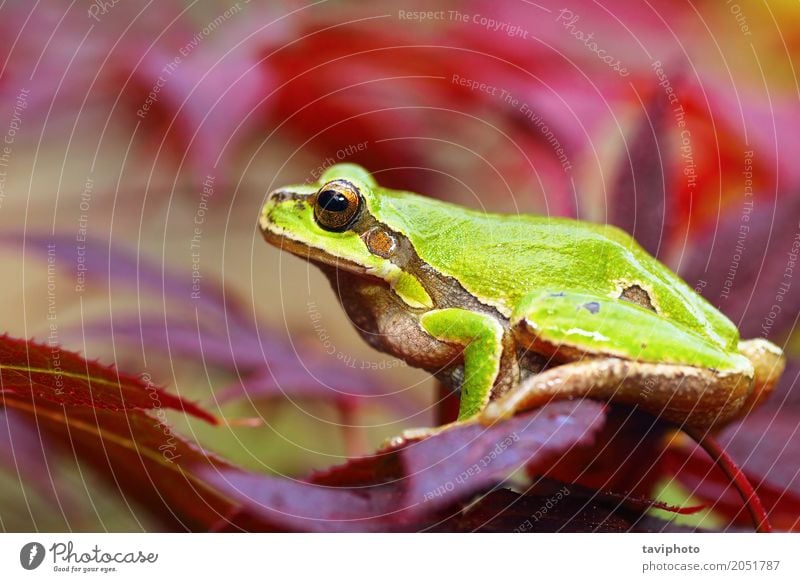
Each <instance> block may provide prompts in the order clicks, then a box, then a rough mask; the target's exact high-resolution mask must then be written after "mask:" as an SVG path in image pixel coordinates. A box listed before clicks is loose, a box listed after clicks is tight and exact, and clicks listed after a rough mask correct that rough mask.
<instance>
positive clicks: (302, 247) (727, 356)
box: [260, 164, 784, 428]
mask: <svg viewBox="0 0 800 582" xmlns="http://www.w3.org/2000/svg"><path fill="white" fill-rule="evenodd" d="M260 228H261V231H262V233H263V235H264V237H265V238H266V240H267V241H268V242H269V243H271V244H273V245H275V246H277V247H279V248H281V249H283V250H286V251H289V252H291V253H293V254H295V255H297V256H299V257H302V258H304V259H306V260H308V261H311V262H312V263H313V264H315V265H317V266H318V267H319V268H320V269H322V271H323V272H324V273H325V275H326V276H327V277H328V279H329V280H330V282H331V284H332V286H333V289H334V291H335V292H336V294H337V295H338V297H339V300H340V302H341V305H342V306H343V308H344V309H345V311H346V312H347V314H348V315H349V318H350V320H351V321H352V323H353V325H354V326H355V327H356V329H357V330H358V332H359V333H360V334H361V335H362V336H363V338H364V339H365V340H366V341H367V342H368V343H369V344H371V345H372V346H373V347H375V348H377V349H378V350H381V351H383V352H387V353H389V354H392V355H394V356H396V357H399V358H402V359H403V360H405V361H406V362H407V363H409V364H410V365H413V366H416V367H420V368H423V369H425V370H428V371H430V372H432V373H433V374H435V375H436V377H437V378H439V379H440V380H441V381H443V382H445V383H446V384H447V385H448V386H449V387H451V388H452V389H453V390H457V391H459V392H460V404H459V406H460V408H459V416H458V419H459V421H473V420H479V421H482V422H493V421H495V420H498V419H500V418H503V417H507V416H510V415H513V414H514V413H515V412H517V411H520V410H525V409H529V408H533V407H536V406H540V405H542V404H543V403H546V402H548V401H550V400H558V399H568V398H578V397H589V398H597V399H602V400H607V401H613V402H621V403H626V404H631V405H637V406H639V407H640V408H642V409H644V410H646V411H648V412H650V413H652V414H654V415H661V416H662V417H664V418H666V419H668V420H671V421H673V422H678V423H682V424H685V425H686V426H689V427H695V428H711V427H715V426H720V425H722V424H724V423H726V422H729V421H730V420H732V419H734V418H736V417H738V416H741V415H743V414H745V413H746V412H747V411H748V410H750V409H751V408H752V407H753V406H755V405H756V404H758V403H759V402H761V401H762V400H763V399H764V398H765V397H766V396H767V395H768V394H769V392H770V391H771V390H772V388H773V387H774V385H775V383H776V381H777V379H778V378H779V377H780V374H781V373H782V371H783V366H784V358H783V353H782V351H781V350H780V349H779V348H778V347H777V346H775V345H773V344H772V343H770V342H768V341H766V340H764V339H754V340H748V341H740V339H739V333H738V330H737V328H736V326H734V324H733V323H732V322H731V321H730V320H729V319H727V318H726V317H725V316H724V315H723V314H722V313H720V312H719V311H718V310H716V309H715V308H714V307H713V306H712V305H711V304H710V303H708V302H707V301H706V300H705V299H703V298H702V297H700V296H699V295H698V294H697V293H695V291H694V290H693V289H692V288H691V287H689V286H688V285H687V284H686V283H685V282H684V281H682V280H681V279H680V278H679V277H678V276H677V275H675V274H674V273H673V272H671V271H670V270H669V269H668V268H667V267H665V266H664V265H663V264H661V263H660V262H658V261H657V260H656V259H654V258H653V257H652V256H650V255H649V254H647V252H645V251H644V250H643V249H642V248H641V247H640V246H639V245H638V244H637V243H636V241H635V240H634V239H633V238H631V237H630V236H629V235H627V234H626V233H624V232H623V231H621V230H619V229H617V228H616V227H613V226H609V225H598V224H592V223H588V222H581V221H577V220H571V219H566V218H554V217H546V216H533V215H502V214H492V213H489V212H484V211H477V210H471V209H467V208H463V207H461V206H457V205H453V204H448V203H445V202H442V201H439V200H435V199H431V198H427V197H424V196H420V195H418V194H413V193H410V192H404V191H398V190H391V189H387V188H382V187H381V186H379V185H378V184H377V182H376V181H375V179H374V178H373V176H372V175H371V174H370V173H369V172H367V171H366V170H365V169H363V168H361V167H360V166H356V165H353V164H338V165H335V166H333V167H331V168H329V169H328V170H327V171H326V172H325V173H324V174H323V175H322V176H321V178H320V180H319V182H318V183H316V184H298V185H293V186H286V187H283V188H279V189H277V190H275V191H274V192H272V193H271V194H270V195H269V197H268V200H267V201H266V203H265V205H264V207H263V209H262V212H261V216H260Z"/></svg>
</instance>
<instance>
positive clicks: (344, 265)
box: [261, 225, 385, 282]
mask: <svg viewBox="0 0 800 582" xmlns="http://www.w3.org/2000/svg"><path fill="white" fill-rule="evenodd" d="M261 234H262V235H263V236H264V240H266V241H267V242H268V243H269V244H271V245H272V246H274V247H276V248H278V249H280V250H282V251H288V252H290V253H292V254H293V255H295V256H297V257H300V258H301V259H305V260H307V261H308V262H309V263H314V264H316V265H325V266H328V267H334V268H336V269H343V270H345V271H348V272H350V273H354V274H356V275H361V276H364V277H371V278H374V279H375V280H376V281H383V282H385V281H384V280H383V279H382V278H381V277H380V276H378V275H377V274H375V273H372V272H370V271H369V270H368V269H367V268H366V267H364V266H362V265H359V264H358V263H354V262H353V261H349V260H347V259H342V258H339V257H335V256H332V255H331V254H330V253H326V252H324V251H322V250H320V249H317V248H315V247H312V246H311V245H308V244H306V243H304V242H302V241H299V240H295V239H292V238H290V237H289V236H287V235H286V234H285V233H284V234H279V233H276V232H273V231H272V230H271V229H270V228H269V225H263V226H262V229H261Z"/></svg>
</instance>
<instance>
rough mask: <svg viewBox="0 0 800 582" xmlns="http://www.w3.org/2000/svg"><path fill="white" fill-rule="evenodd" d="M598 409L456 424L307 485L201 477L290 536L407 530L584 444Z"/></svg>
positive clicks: (595, 426)
mask: <svg viewBox="0 0 800 582" xmlns="http://www.w3.org/2000/svg"><path fill="white" fill-rule="evenodd" d="M603 410H604V407H603V405H601V404H598V403H596V402H591V401H579V402H559V403H555V404H552V405H548V406H546V407H544V408H542V409H539V410H537V411H534V412H532V413H527V414H524V415H520V416H518V417H515V418H513V419H510V420H508V421H505V422H501V423H498V424H496V425H494V426H491V427H483V426H481V425H477V424H473V425H465V426H457V427H454V428H452V429H450V430H447V431H445V432H442V433H440V434H437V435H434V436H431V437H429V438H426V439H423V440H420V441H412V442H406V443H405V444H403V445H402V446H400V448H396V449H389V450H386V451H381V452H379V453H378V454H376V455H374V456H372V457H366V458H362V459H356V460H354V461H351V462H350V463H348V464H347V465H343V466H341V467H337V468H334V469H331V470H329V471H327V472H325V473H323V474H319V475H316V476H314V477H312V479H311V482H306V483H297V482H291V481H286V480H279V479H275V478H272V477H267V476H264V475H256V474H252V473H245V472H242V471H228V472H222V473H216V474H210V475H208V479H209V480H210V481H211V482H212V483H214V484H215V485H216V486H217V487H218V488H219V489H220V490H222V491H224V492H225V493H226V494H227V495H229V496H231V497H232V498H234V499H237V500H238V501H240V502H241V503H242V504H243V505H245V506H246V508H247V510H248V511H250V512H253V513H254V514H255V515H257V516H258V517H260V518H261V519H263V520H266V521H269V522H272V523H276V524H279V525H281V526H282V527H284V528H286V529H289V530H298V531H317V532H325V531H386V530H413V529H415V528H417V527H418V526H419V525H420V524H421V523H424V521H425V520H426V519H429V518H430V516H431V515H435V514H437V513H438V512H440V511H442V510H444V509H446V508H448V507H450V506H452V505H453V504H454V503H456V502H459V501H467V500H468V499H469V498H470V497H472V496H473V495H475V494H476V493H479V492H481V491H485V490H487V489H488V488H491V487H493V486H495V485H496V484H498V483H501V482H503V480H504V479H505V478H506V477H508V475H509V474H510V473H511V472H513V471H514V470H516V469H519V468H521V467H524V466H526V465H530V464H531V463H534V462H536V461H537V460H538V461H543V462H544V461H546V460H549V459H552V457H553V455H556V454H559V453H561V452H564V451H566V450H568V449H569V448H570V447H572V446H575V445H577V444H581V443H586V442H588V441H590V440H591V439H592V438H593V435H594V434H595V432H596V431H597V430H599V429H600V427H601V426H602V423H603Z"/></svg>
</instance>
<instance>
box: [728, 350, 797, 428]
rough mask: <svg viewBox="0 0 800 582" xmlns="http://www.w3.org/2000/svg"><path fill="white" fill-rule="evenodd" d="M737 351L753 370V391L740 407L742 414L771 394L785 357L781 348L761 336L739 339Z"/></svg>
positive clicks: (784, 365)
mask: <svg viewBox="0 0 800 582" xmlns="http://www.w3.org/2000/svg"><path fill="white" fill-rule="evenodd" d="M739 353H741V354H742V355H743V356H745V357H746V358H747V359H748V360H750V362H751V363H752V364H753V369H754V370H755V377H754V380H753V392H752V393H751V394H750V396H749V398H748V399H747V402H745V404H744V406H743V407H742V412H741V415H740V416H744V415H745V414H747V413H748V412H750V411H751V410H752V409H754V408H756V407H758V405H759V404H761V403H762V402H764V400H766V398H767V396H769V395H770V394H772V391H773V390H774V389H775V385H776V384H777V383H778V380H779V379H780V377H781V374H783V370H784V368H785V367H786V357H785V356H784V355H783V350H781V349H780V348H779V347H778V346H776V345H775V344H773V343H772V342H770V341H767V340H765V339H763V338H756V339H751V340H744V341H740V342H739Z"/></svg>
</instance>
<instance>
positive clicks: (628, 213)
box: [609, 93, 675, 256]
mask: <svg viewBox="0 0 800 582" xmlns="http://www.w3.org/2000/svg"><path fill="white" fill-rule="evenodd" d="M667 105H668V102H667V99H666V97H664V96H663V95H662V94H660V93H658V94H656V97H655V98H653V99H652V101H651V102H649V103H648V104H646V105H645V106H644V109H643V111H642V115H641V118H640V120H639V121H638V123H637V124H636V126H635V127H634V129H633V131H632V136H631V138H630V141H626V142H625V155H623V156H622V159H621V160H620V162H619V166H618V168H617V173H616V177H615V179H614V184H615V185H614V188H613V192H612V197H613V202H612V205H611V216H610V218H609V222H610V223H611V224H613V225H615V226H619V227H620V228H622V229H623V230H625V231H627V232H628V233H629V234H631V235H633V237H634V238H635V239H636V240H637V241H638V242H639V244H640V245H642V247H644V249H645V250H646V251H647V252H649V253H650V254H652V255H653V256H659V255H661V254H662V252H661V251H662V249H663V244H662V243H664V242H665V240H667V239H668V237H667V236H666V234H667V233H668V232H669V230H670V228H669V227H670V224H669V217H670V216H671V215H674V211H673V209H672V208H667V204H668V201H670V200H672V201H673V204H674V200H675V197H674V196H670V195H669V194H668V193H669V192H671V190H670V187H669V185H668V181H667V175H668V171H669V169H670V168H669V166H670V161H669V160H668V158H667V154H668V152H669V146H668V145H667V143H666V141H667V140H666V138H667V135H666V132H667V115H668V110H667Z"/></svg>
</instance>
